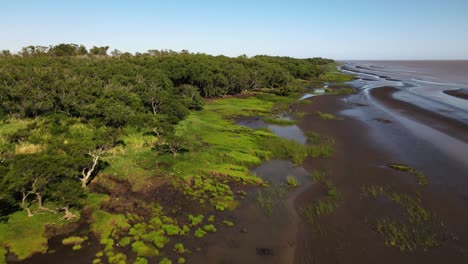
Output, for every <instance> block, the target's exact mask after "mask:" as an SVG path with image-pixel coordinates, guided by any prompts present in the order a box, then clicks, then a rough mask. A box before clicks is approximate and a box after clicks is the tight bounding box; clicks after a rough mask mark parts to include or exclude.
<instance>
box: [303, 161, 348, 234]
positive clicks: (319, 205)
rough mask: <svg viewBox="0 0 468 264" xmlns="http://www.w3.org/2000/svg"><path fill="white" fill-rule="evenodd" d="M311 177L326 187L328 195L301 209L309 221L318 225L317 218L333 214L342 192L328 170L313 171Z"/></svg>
mask: <svg viewBox="0 0 468 264" xmlns="http://www.w3.org/2000/svg"><path fill="white" fill-rule="evenodd" d="M311 178H312V180H313V181H315V182H317V183H319V184H322V185H323V186H324V187H325V190H326V196H325V197H323V198H321V199H319V200H318V201H315V202H313V203H312V204H309V205H306V206H304V207H303V208H302V209H301V210H300V214H301V216H302V217H303V218H304V219H305V221H306V222H307V223H309V224H311V225H314V226H316V227H317V226H318V222H317V220H318V218H319V217H321V216H324V215H329V214H332V213H333V212H334V211H335V209H336V208H337V207H338V202H339V197H340V193H339V192H338V191H337V189H336V186H335V185H334V184H333V182H332V181H331V180H330V179H329V177H328V175H327V173H326V172H322V171H317V170H315V171H313V172H312V174H311Z"/></svg>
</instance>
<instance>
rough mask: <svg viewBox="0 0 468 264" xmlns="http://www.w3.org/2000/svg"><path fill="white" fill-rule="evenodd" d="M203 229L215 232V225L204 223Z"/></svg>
mask: <svg viewBox="0 0 468 264" xmlns="http://www.w3.org/2000/svg"><path fill="white" fill-rule="evenodd" d="M203 230H205V231H207V232H211V233H215V232H216V227H215V226H214V225H205V226H203Z"/></svg>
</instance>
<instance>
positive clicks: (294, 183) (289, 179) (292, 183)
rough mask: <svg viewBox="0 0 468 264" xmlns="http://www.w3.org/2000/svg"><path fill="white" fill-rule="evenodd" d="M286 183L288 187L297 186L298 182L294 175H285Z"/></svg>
mask: <svg viewBox="0 0 468 264" xmlns="http://www.w3.org/2000/svg"><path fill="white" fill-rule="evenodd" d="M286 183H287V184H288V186H289V187H290V188H296V187H297V186H299V182H298V180H297V178H296V177H294V176H287V177H286Z"/></svg>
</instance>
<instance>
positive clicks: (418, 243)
mask: <svg viewBox="0 0 468 264" xmlns="http://www.w3.org/2000/svg"><path fill="white" fill-rule="evenodd" d="M362 191H363V194H364V196H365V197H370V198H373V199H375V198H378V197H382V198H386V199H389V200H391V201H393V202H394V203H396V204H397V205H399V206H400V208H401V209H402V210H403V211H404V216H403V217H402V218H400V219H390V218H388V217H384V218H382V219H377V221H376V224H375V229H376V231H377V232H378V233H379V234H380V235H381V236H382V237H383V239H384V243H385V245H387V246H389V247H395V248H398V249H399V250H400V251H402V252H404V251H409V252H412V251H414V250H416V249H418V248H420V249H423V250H428V249H429V248H433V247H437V246H439V245H441V243H442V241H443V240H444V238H445V237H446V230H445V229H444V228H443V226H444V225H443V224H442V223H440V222H439V221H438V220H436V218H435V216H434V215H433V214H431V213H430V212H429V211H428V210H427V209H425V208H424V207H423V206H422V199H421V196H420V195H419V194H416V195H415V196H412V195H408V194H403V193H397V192H395V191H392V190H390V189H389V188H386V187H383V186H378V185H371V186H363V188H362Z"/></svg>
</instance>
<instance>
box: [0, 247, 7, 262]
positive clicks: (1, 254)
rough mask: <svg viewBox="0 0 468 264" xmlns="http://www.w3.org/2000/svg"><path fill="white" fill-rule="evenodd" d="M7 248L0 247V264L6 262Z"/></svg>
mask: <svg viewBox="0 0 468 264" xmlns="http://www.w3.org/2000/svg"><path fill="white" fill-rule="evenodd" d="M7 253H8V252H7V250H6V249H5V248H4V247H0V264H6V254H7Z"/></svg>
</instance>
